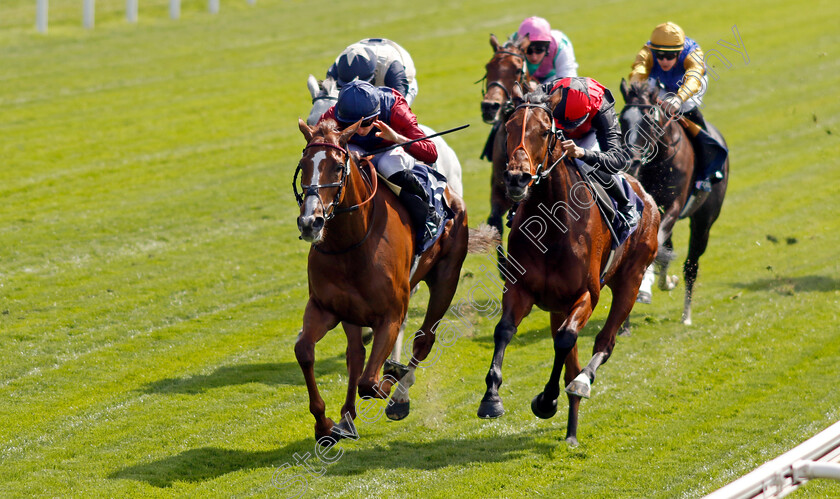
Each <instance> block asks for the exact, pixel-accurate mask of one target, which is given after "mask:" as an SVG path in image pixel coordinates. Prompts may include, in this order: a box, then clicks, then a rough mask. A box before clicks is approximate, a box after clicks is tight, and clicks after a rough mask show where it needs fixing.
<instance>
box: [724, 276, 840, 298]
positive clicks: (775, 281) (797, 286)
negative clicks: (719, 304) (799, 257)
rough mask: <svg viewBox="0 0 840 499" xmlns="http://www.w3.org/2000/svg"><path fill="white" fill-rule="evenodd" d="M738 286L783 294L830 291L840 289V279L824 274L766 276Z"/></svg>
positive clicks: (737, 284)
mask: <svg viewBox="0 0 840 499" xmlns="http://www.w3.org/2000/svg"><path fill="white" fill-rule="evenodd" d="M734 286H735V287H736V288H742V289H746V290H749V291H774V292H776V293H779V294H782V295H793V294H794V293H803V292H813V291H818V292H830V291H837V290H838V289H840V280H838V279H836V278H834V277H828V276H824V275H806V276H802V277H783V276H776V277H766V278H764V279H756V280H755V281H753V282H746V283H744V282H738V283H735V284H734Z"/></svg>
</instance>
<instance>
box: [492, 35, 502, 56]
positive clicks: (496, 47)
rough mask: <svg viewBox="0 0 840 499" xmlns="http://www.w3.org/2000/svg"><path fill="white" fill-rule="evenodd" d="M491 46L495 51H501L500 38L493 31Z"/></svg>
mask: <svg viewBox="0 0 840 499" xmlns="http://www.w3.org/2000/svg"><path fill="white" fill-rule="evenodd" d="M490 46H491V47H493V52H498V51H499V47H500V45H499V39H498V38H496V35H494V34H493V33H490Z"/></svg>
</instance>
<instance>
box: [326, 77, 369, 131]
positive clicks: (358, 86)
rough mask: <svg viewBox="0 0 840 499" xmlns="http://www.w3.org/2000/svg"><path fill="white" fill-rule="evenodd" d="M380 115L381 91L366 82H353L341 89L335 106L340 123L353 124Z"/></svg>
mask: <svg viewBox="0 0 840 499" xmlns="http://www.w3.org/2000/svg"><path fill="white" fill-rule="evenodd" d="M378 114H379V91H378V90H377V89H376V87H374V86H373V85H371V84H370V83H368V82H366V81H359V80H356V81H351V82H350V83H348V84H346V85H344V86H343V87H341V91H340V92H339V93H338V102H337V103H336V105H335V117H336V119H338V121H339V122H341V123H345V124H352V123H355V122H357V121H359V120H367V119H370V118H373V117H375V116H377V115H378Z"/></svg>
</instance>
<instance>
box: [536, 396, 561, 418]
mask: <svg viewBox="0 0 840 499" xmlns="http://www.w3.org/2000/svg"><path fill="white" fill-rule="evenodd" d="M541 404H545V401H544V400H543V393H542V392H540V393H538V394H537V396H536V397H534V398H533V399H532V400H531V412H533V413H534V416H536V417H538V418H541V419H550V418H552V417H553V416H554V415H555V414H557V399H554V400H552V401H551V405H550V406H549V407H548V410H546V409H543V408H542V407H541V406H540V405H541Z"/></svg>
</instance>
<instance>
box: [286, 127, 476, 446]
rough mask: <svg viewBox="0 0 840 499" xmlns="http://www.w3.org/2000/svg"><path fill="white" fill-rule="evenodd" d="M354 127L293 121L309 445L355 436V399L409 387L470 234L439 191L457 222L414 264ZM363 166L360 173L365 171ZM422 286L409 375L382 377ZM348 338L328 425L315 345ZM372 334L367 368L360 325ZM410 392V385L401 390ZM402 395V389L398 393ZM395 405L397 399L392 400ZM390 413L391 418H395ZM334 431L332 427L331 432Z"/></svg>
mask: <svg viewBox="0 0 840 499" xmlns="http://www.w3.org/2000/svg"><path fill="white" fill-rule="evenodd" d="M358 126H359V123H356V124H354V125H352V126H350V127H348V128H347V129H345V130H344V131H338V130H337V128H336V124H335V122H333V121H331V120H327V121H324V122H322V123H321V124H319V125H318V126H314V127H310V126H308V125H307V124H306V123H304V122H303V120H299V127H300V131H301V132H302V133H303V135H304V137H306V141H307V145H306V147H305V148H304V150H303V156H302V157H301V159H300V163H299V164H298V168H297V170H296V172H295V179H296V178H297V176H298V173H299V174H300V177H301V180H300V181H301V188H302V189H303V191H304V194H303V195H300V194H298V193H297V184H296V180H295V181H293V185H294V190H295V194H296V197H297V198H298V203H299V204H300V206H301V209H300V217H299V218H298V229H299V230H300V234H301V239H303V240H305V241H307V242H310V243H312V248H311V249H310V251H309V264H308V276H309V301H308V302H307V304H306V310H305V312H304V315H303V330H302V332H301V333H300V336H299V337H298V340H297V343H296V344H295V356H296V357H297V360H298V363H299V364H300V367H301V369H302V370H303V376H304V378H305V380H306V388H307V390H308V392H309V410H310V412H312V415H313V416H314V417H315V438H316V440H319V442H321V441H323V440H322V439H323V438H324V437H332V441H333V442H334V441H336V440H338V439H339V438H343V437H346V436H347V435H353V433H352V432H351V428H349V426H350V425H349V423H348V420H347V418H350V419H355V417H356V391H357V389H358V392H359V395H360V396H362V397H372V398H387V397H388V394H389V392H390V390H391V388H392V386H393V385H394V384H396V382H397V381H399V382H400V388H403V385H409V386H410V384H411V383H412V382H413V380H414V370H415V368H416V366H417V364H418V363H419V362H421V361H422V360H423V359H425V358H426V356H427V355H428V354H429V351H430V350H431V348H432V345H433V343H434V340H435V336H434V331H433V328H434V326H435V325H436V324H437V322H438V321H439V320H440V319H441V318H442V317H443V315H444V313H445V312H446V310H447V308H448V307H449V305H450V302H451V301H452V297H453V296H454V294H455V289H456V287H457V285H458V280H459V278H460V270H461V264H462V263H463V261H464V258H465V257H466V254H467V246H468V229H467V213H466V209H465V207H464V202H463V201H462V200H461V198H460V197H459V196H457V195H456V194H454V193H453V192H452V191H451V190H450V189H449V188H448V187H447V189H446V191H445V195H446V199H447V202H448V204H449V207H450V208H451V209H452V211H453V212H454V214H455V216H454V218H453V219H452V220H449V221H448V222H447V223H446V225H445V227H444V229H443V230H444V232H443V234H442V235H441V236H440V237H439V239H438V240H437V242H436V243H435V244H434V245H433V246H432V247H431V248H430V249H429V250H427V251H426V252H425V253H423V254H422V255H421V256H420V258H419V260H418V261H416V262H415V263H414V268H413V269H412V263H413V261H414V258H413V256H414V253H415V248H414V245H415V242H414V241H415V239H414V237H413V234H412V227H411V223H410V219H409V217H408V212H407V211H406V210H405V208H404V207H403V206H402V204H401V203H400V202H399V201H398V199H397V196H396V195H394V193H393V192H391V191H390V190H389V189H387V188H381V189H377V180H376V178H377V177H376V174H375V172H374V171H373V168H372V166H371V165H370V162H368V161H367V160H364V161H362V162H361V163H360V158H359V157H358V156H356V155H354V154H350V153H348V151H347V141H348V140H349V139H350V137H352V136H353V134H354V133H356V129H357V128H358ZM360 165H367V167H366V168H363V167H362V166H360ZM421 280H423V281H425V282H426V284H427V285H428V286H429V291H430V298H429V304H428V308H427V310H426V317H425V319H424V321H423V325H422V326H421V328H420V331H418V334H417V335H416V336H415V339H414V344H413V357H412V359H411V362H410V363H409V366H408V370H407V374H404V375H402V373H401V374H400V376H399V378H395V377H394V376H392V375H387V374H386V375H385V376H384V377H383V378H382V379H380V377H379V371H380V370H381V369H382V366H383V364H384V363H385V359H386V358H387V357H388V355H389V353H390V352H391V351H392V349H393V347H394V343H395V341H396V339H397V334H398V332H399V329H400V325H401V324H402V323H403V320H404V319H405V316H406V312H407V310H408V301H409V294H410V291H411V289H412V288H413V287H414V286H415V285H416V284H417V283H418V282H419V281H421ZM339 322H341V324H342V325H343V327H344V331H345V333H346V335H347V371H348V387H347V398H346V401H345V403H344V406H343V407H342V408H341V418H342V421H341V423H339V424H338V425H335V424H334V423H333V421H332V420H331V419H330V418H328V417H326V415H325V404H324V400H323V399H322V398H321V396H320V394H319V392H318V387H317V385H316V382H315V373H314V370H313V366H314V363H315V343H317V342H318V341H319V340H320V339H321V338H323V337H324V335H325V334H326V333H327V331H329V330H331V329H333V328H334V327H335V326H336V325H338V323H339ZM362 326H368V327H371V328H373V332H374V337H373V345H372V348H371V353H370V358H369V359H368V362H367V366H365V367H364V371H363V370H362V368H363V366H364V362H365V347H364V345H363V343H362V333H361V327H362ZM405 388H406V389H407V387H405ZM398 391H399V390H398ZM404 395H405V400H397V401H396V402H397V404H396V405H395V406H394V407H392V405H389V410H390V411H392V412H386V414H388V416H389V417H390V418H392V419H402V417H405V415H406V414H407V413H408V403H407V392H406V393H405V394H404ZM395 398H396V394H395ZM394 410H396V411H397V412H398V413H397V414H394V412H393V411H394ZM336 426H337V428H336Z"/></svg>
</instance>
